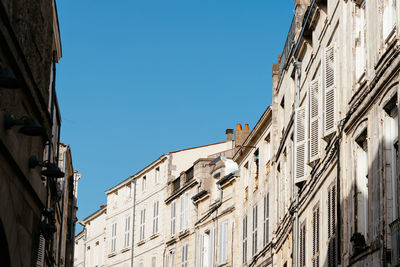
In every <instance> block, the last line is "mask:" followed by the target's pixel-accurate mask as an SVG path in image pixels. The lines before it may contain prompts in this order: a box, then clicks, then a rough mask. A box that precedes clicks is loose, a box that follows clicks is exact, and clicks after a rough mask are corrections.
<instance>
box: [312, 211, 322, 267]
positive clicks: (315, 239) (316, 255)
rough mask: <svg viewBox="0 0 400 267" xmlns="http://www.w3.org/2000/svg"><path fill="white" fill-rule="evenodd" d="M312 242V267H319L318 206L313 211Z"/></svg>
mask: <svg viewBox="0 0 400 267" xmlns="http://www.w3.org/2000/svg"><path fill="white" fill-rule="evenodd" d="M312 225H313V230H312V231H313V242H312V252H313V257H312V267H319V236H320V234H319V204H318V205H317V206H316V207H315V208H314V211H313V222H312Z"/></svg>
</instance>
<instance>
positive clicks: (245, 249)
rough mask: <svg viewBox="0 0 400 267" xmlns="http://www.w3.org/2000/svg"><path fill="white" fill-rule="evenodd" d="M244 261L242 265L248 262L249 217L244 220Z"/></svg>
mask: <svg viewBox="0 0 400 267" xmlns="http://www.w3.org/2000/svg"><path fill="white" fill-rule="evenodd" d="M242 243H243V252H242V254H243V261H242V263H246V262H247V215H246V216H244V218H243V241H242Z"/></svg>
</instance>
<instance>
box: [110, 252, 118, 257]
mask: <svg viewBox="0 0 400 267" xmlns="http://www.w3.org/2000/svg"><path fill="white" fill-rule="evenodd" d="M115 255H117V253H115V252H112V253H110V254H108V257H109V258H111V257H114V256H115Z"/></svg>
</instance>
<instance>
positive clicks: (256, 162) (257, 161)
mask: <svg viewBox="0 0 400 267" xmlns="http://www.w3.org/2000/svg"><path fill="white" fill-rule="evenodd" d="M254 165H255V168H256V173H255V176H254V190H257V189H258V175H259V173H260V155H259V152H258V149H257V150H256V151H255V152H254Z"/></svg>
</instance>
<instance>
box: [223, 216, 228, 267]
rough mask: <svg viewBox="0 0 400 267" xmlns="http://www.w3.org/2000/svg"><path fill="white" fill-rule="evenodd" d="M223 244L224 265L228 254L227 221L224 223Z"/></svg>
mask: <svg viewBox="0 0 400 267" xmlns="http://www.w3.org/2000/svg"><path fill="white" fill-rule="evenodd" d="M223 243H224V251H223V260H224V263H226V260H227V254H228V221H225V222H224V233H223Z"/></svg>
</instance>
